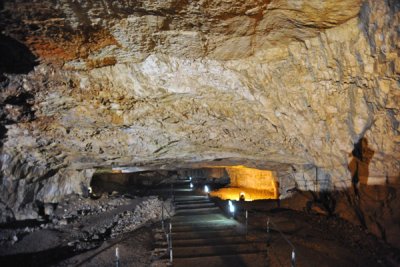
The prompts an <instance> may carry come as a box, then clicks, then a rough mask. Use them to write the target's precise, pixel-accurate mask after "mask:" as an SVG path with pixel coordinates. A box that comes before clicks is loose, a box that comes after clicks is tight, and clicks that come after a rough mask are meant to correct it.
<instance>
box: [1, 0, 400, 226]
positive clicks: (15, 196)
mask: <svg viewBox="0 0 400 267" xmlns="http://www.w3.org/2000/svg"><path fill="white" fill-rule="evenodd" d="M399 9H400V7H399V3H398V1H395V0H388V1H373V0H369V1H368V0H366V1H354V0H351V1H350V0H346V1H339V2H338V1H333V0H325V1H319V0H318V1H317V0H315V1H314V0H313V1H292V0H271V1H257V0H253V1H229V0H224V1H223V0H215V1H207V0H202V1H184V0H168V1H150V0H148V1H145V0H143V1H129V0H126V1H122V0H121V1H108V0H106V1H67V0H56V1H39V2H33V3H32V2H31V1H11V0H6V1H3V2H2V3H0V10H1V11H0V28H1V32H2V34H1V36H0V37H1V38H0V53H1V58H2V60H3V62H2V64H0V71H1V75H0V84H1V87H2V89H1V92H0V101H1V103H2V105H1V112H0V120H1V128H0V137H1V143H2V152H1V158H0V159H1V176H0V183H1V188H0V200H1V202H0V203H1V204H0V205H1V206H2V210H4V211H5V212H2V213H1V214H2V215H1V216H2V220H3V221H4V220H6V219H10V218H16V219H23V218H30V217H35V216H36V214H34V213H32V212H31V211H32V210H33V211H34V210H35V206H37V205H40V203H43V202H56V201H58V200H59V199H60V197H62V196H63V195H65V194H67V193H72V192H77V193H79V192H81V190H82V188H84V187H85V186H87V184H88V183H89V181H90V177H91V174H92V173H93V168H94V167H109V166H123V165H126V166H147V167H152V168H161V169H162V168H166V169H168V168H173V167H174V166H175V167H191V166H197V167H201V166H202V165H204V166H206V165H207V166H209V165H210V162H212V161H213V160H220V159H223V160H224V161H225V163H228V164H229V163H240V164H245V165H246V166H249V167H256V168H261V169H269V170H273V171H276V172H277V174H278V177H279V179H281V182H280V185H281V187H282V188H281V191H282V192H285V191H286V190H287V189H289V188H292V187H297V188H298V189H299V190H311V191H324V192H326V191H334V190H350V191H349V193H348V194H350V195H351V196H352V197H354V198H355V199H356V198H359V197H360V196H359V192H360V190H358V189H359V188H360V186H361V185H365V186H372V185H382V186H384V187H385V188H388V187H390V186H393V187H395V186H394V185H396V184H397V185H398V184H399V180H400V178H399V173H400V161H399V159H400V145H399V143H400V137H399V136H400V135H399V131H400V128H399V127H400V126H399V125H400V123H399V120H400V114H399V102H400V101H399V100H400V84H399V82H398V81H399V74H400V60H399V54H400V50H399V43H400V42H399V29H398V25H399V24H400V23H399V22H400V21H399V18H400V15H399ZM15 42H18V45H15ZM16 49H17V50H16ZM13 55H19V56H13ZM21 55H23V56H21ZM35 57H36V61H35ZM4 62H6V63H4ZM12 62H14V63H12ZM35 65H36V66H35ZM362 140H364V141H362ZM360 142H361V143H362V144H361V145H360ZM218 164H221V163H220V162H218ZM224 165H226V164H224ZM315 170H317V171H315ZM396 192H398V191H396V190H395V196H396ZM357 194H358V195H357ZM283 195H284V194H283ZM387 195H388V194H386V196H387ZM391 195H393V194H391ZM394 199H396V197H394ZM348 205H349V206H351V207H354V206H355V205H358V204H357V203H355V202H351V203H350V202H349V203H348ZM368 207H370V205H368ZM383 208H387V205H386V206H385V205H383ZM377 209H382V207H378V208H373V209H372V211H368V214H372V215H371V216H372V217H377V215H376V210H377ZM360 210H361V211H360V212H361V213H363V212H364V211H365V210H366V209H363V208H362V207H361V208H360ZM363 210H364V211H363ZM374 211H375V215H373V214H374ZM365 216H366V215H365ZM365 216H364V217H365ZM368 216H369V215H368ZM393 216H394V215H393V214H392V215H390V216H389V217H390V218H393ZM386 221H387V220H386V219H385V222H386ZM385 222H380V224H381V225H385ZM392 224H393V223H392ZM368 225H369V223H368V222H367V223H366V227H368ZM382 227H383V228H384V226H382ZM390 229H394V230H391V232H393V231H399V226H397V228H396V227H394V228H390Z"/></svg>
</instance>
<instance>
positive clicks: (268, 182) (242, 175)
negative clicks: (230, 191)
mask: <svg viewBox="0 0 400 267" xmlns="http://www.w3.org/2000/svg"><path fill="white" fill-rule="evenodd" d="M226 171H227V172H228V174H229V177H230V186H231V187H240V188H249V189H255V190H260V191H268V192H270V194H271V193H272V198H277V196H278V194H279V192H278V188H277V183H276V181H277V177H276V174H275V173H274V172H272V171H267V170H258V169H254V168H247V167H244V166H236V167H227V168H226Z"/></svg>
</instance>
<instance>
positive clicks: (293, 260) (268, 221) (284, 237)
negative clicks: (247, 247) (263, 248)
mask: <svg viewBox="0 0 400 267" xmlns="http://www.w3.org/2000/svg"><path fill="white" fill-rule="evenodd" d="M269 224H272V225H273V226H274V228H275V230H276V231H278V233H279V234H280V235H281V237H282V238H283V240H285V241H286V243H288V244H289V246H290V247H291V248H292V253H291V263H292V265H291V266H292V267H296V248H295V246H294V245H293V243H292V242H290V240H289V239H288V238H287V237H286V236H285V235H284V234H283V233H282V231H281V230H280V229H279V228H278V226H277V225H276V224H275V223H274V222H273V221H272V220H270V218H269V217H268V219H267V233H268V234H269V232H270V229H269Z"/></svg>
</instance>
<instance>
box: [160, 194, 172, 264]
mask: <svg viewBox="0 0 400 267" xmlns="http://www.w3.org/2000/svg"><path fill="white" fill-rule="evenodd" d="M164 210H165V211H166V212H167V214H168V216H169V218H171V217H172V215H171V213H170V212H169V211H168V209H167V208H166V207H165V204H164V202H162V203H161V226H162V230H163V231H164V234H165V236H166V239H167V244H168V253H169V261H170V262H171V263H172V262H173V251H172V223H171V221H170V222H169V227H168V229H169V232H167V231H166V230H165V226H164V221H165V218H164Z"/></svg>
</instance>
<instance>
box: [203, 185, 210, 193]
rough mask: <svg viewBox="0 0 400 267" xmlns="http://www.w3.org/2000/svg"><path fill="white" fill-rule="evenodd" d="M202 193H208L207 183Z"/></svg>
mask: <svg viewBox="0 0 400 267" xmlns="http://www.w3.org/2000/svg"><path fill="white" fill-rule="evenodd" d="M204 193H207V194H208V193H210V189H209V188H208V185H205V186H204Z"/></svg>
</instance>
